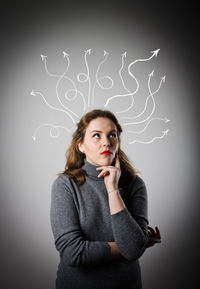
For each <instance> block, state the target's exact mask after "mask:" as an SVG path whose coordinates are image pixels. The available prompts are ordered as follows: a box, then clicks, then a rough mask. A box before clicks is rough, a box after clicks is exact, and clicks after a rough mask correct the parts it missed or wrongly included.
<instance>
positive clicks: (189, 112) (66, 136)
mask: <svg viewBox="0 0 200 289" xmlns="http://www.w3.org/2000/svg"><path fill="white" fill-rule="evenodd" d="M135 2H136V1H105V2H104V1H98V2H97V1H91V2H88V1H79V2H78V1H63V2H60V1H54V4H51V3H50V2H46V3H45V2H44V1H43V2H42V1H41V2H39V1H38V2H28V1H26V3H23V2H22V1H16V2H15V1H13V2H12V3H10V4H7V5H5V6H4V7H1V12H0V13H1V70H0V74H1V78H0V84H1V88H0V89H1V93H0V110H1V111H0V126H1V138H0V147H1V149H0V160H1V174H0V193H1V194H0V215H1V218H0V221H1V227H0V229H1V231H0V232H1V238H0V240H1V246H0V249H1V261H0V264H1V288H6V289H16V288H20V289H36V288H37V289H53V288H54V281H55V276H56V270H57V265H58V261H59V258H58V254H57V252H56V250H55V247H54V240H53V236H52V232H51V227H50V219H49V210H50V191H51V184H52V182H53V180H54V179H55V178H56V174H57V173H58V172H60V171H62V170H63V168H64V165H65V151H66V148H67V147H68V145H69V143H70V139H71V134H70V133H68V132H66V131H65V130H61V131H60V136H59V137H58V138H51V137H50V134H49V128H48V127H43V128H42V129H40V130H39V131H38V134H37V137H36V140H35V141H33V139H32V135H33V133H34V131H35V129H36V128H37V127H38V126H39V125H41V124H42V123H52V124H54V125H60V126H66V127H68V128H71V129H72V131H73V129H74V128H75V126H74V125H73V124H72V121H71V120H70V118H69V117H68V116H67V115H65V114H64V113H62V112H58V111H54V110H51V109H49V108H48V107H47V106H46V105H45V102H44V101H43V100H42V98H41V97H40V96H39V95H36V96H33V95H30V92H31V91H32V89H34V90H35V91H40V92H42V93H43V94H44V95H45V97H46V100H48V102H49V103H51V104H52V105H54V106H58V102H57V101H56V97H55V87H56V78H54V77H50V76H48V75H47V74H46V72H45V69H44V63H43V62H42V60H41V57H40V55H41V54H44V55H48V58H47V59H48V67H49V70H50V71H51V72H52V73H56V74H60V73H62V72H63V71H64V69H65V68H66V62H65V61H64V59H63V55H62V51H65V52H67V53H69V54H70V61H71V62H70V65H71V66H70V69H71V70H70V71H69V73H70V77H71V78H74V79H75V77H76V75H77V73H80V72H84V73H85V72H86V67H85V63H84V51H86V50H87V49H90V48H91V49H92V53H91V55H90V56H88V62H89V65H90V69H91V75H92V77H93V80H94V78H95V71H96V69H97V66H98V64H99V63H100V62H101V61H102V60H103V51H104V50H106V51H108V52H109V53H110V54H109V58H108V60H107V62H105V63H104V65H103V66H102V70H101V71H100V74H101V76H105V75H109V76H112V77H113V79H115V84H116V87H115V88H113V91H112V93H113V94H116V93H118V92H122V91H123V90H122V88H121V86H120V85H119V83H120V81H119V76H118V72H119V69H120V66H121V54H122V53H124V52H125V51H127V57H126V59H125V67H126V69H127V65H128V64H129V63H130V62H131V61H134V60H135V59H138V58H141V57H145V58H147V57H149V56H150V55H151V51H153V50H155V49H158V48H160V52H159V54H158V57H157V58H154V59H153V60H152V61H150V62H148V63H142V64H141V65H140V64H138V65H137V66H135V67H134V69H133V70H134V72H135V73H136V74H137V77H138V79H139V80H140V88H141V90H140V93H139V94H138V95H137V96H136V104H137V110H136V111H131V112H129V114H127V116H130V115H135V114H136V112H139V111H141V109H142V107H144V102H145V99H146V97H147V80H148V74H149V73H150V72H151V71H152V69H154V71H155V72H154V73H155V74H154V78H153V80H152V86H153V89H156V88H157V87H158V84H159V81H160V77H162V76H164V75H166V81H165V83H164V84H163V85H162V87H161V89H160V91H159V92H158V94H157V95H156V96H155V101H156V109H155V113H154V116H157V117H167V118H168V119H170V120H171V121H170V122H168V123H167V124H165V123H163V122H155V123H154V124H153V123H152V126H150V127H149V130H147V131H146V132H145V134H144V135H143V136H140V139H141V140H149V139H151V138H153V137H155V136H156V135H157V136H160V135H161V133H162V131H163V130H166V129H169V134H168V135H167V136H166V137H165V138H163V139H160V140H159V139H158V140H155V142H153V143H151V144H148V145H143V144H138V143H136V144H132V145H129V144H128V141H131V140H134V135H133V134H132V135H131V134H130V133H129V134H128V133H127V132H126V131H125V130H126V128H127V127H126V128H125V127H123V128H124V134H123V136H122V147H123V149H124V150H125V151H126V153H127V155H128V156H129V157H130V159H131V161H132V162H133V164H134V165H135V167H136V168H137V169H138V170H139V171H140V173H141V177H142V178H143V179H144V181H145V183H146V185H147V188H148V195H149V221H150V225H151V226H156V225H157V226H158V227H159V228H160V230H161V234H162V243H161V244H159V245H156V246H154V247H152V248H149V249H148V250H147V251H146V252H145V253H144V255H143V256H142V257H141V259H140V260H141V261H140V263H141V268H142V278H143V288H144V289H157V288H159V289H168V288H176V289H178V288H191V289H193V288H197V284H196V281H197V277H198V276H197V270H198V268H197V266H198V263H199V259H198V258H197V255H198V247H199V219H198V211H199V179H198V175H199V171H198V156H199V152H198V149H199V143H198V133H199V126H198V121H199V118H198V116H199V95H197V91H198V90H197V83H198V80H197V76H198V66H197V64H198V63H197V61H198V55H197V51H198V49H197V48H198V47H197V45H198V39H197V38H198V33H199V32H198V30H197V18H196V17H197V15H196V12H195V11H196V10H197V7H195V6H184V4H183V3H181V4H180V5H179V3H177V2H176V4H175V1H173V2H172V3H170V2H169V1H166V3H164V2H163V3H159V4H158V3H156V2H155V1H146V3H145V1H143V2H142V1H140V4H138V3H135ZM160 2H162V1H160ZM126 73H127V71H125V70H124V74H123V75H124V79H125V81H126V84H127V85H128V87H129V89H130V90H131V89H132V90H134V88H135V83H134V82H133V81H132V79H131V78H130V77H128V75H126ZM104 81H105V83H104V84H105V85H109V80H108V79H104ZM106 81H108V82H107V83H106ZM68 85H69V83H67V81H66V82H65V83H64V82H63V84H62V86H60V87H59V89H60V91H59V93H60V94H61V95H62V99H63V93H64V91H66V90H67V89H69V88H70V87H69V86H68ZM67 87H68V88H67ZM79 88H80V89H81V90H82V91H83V93H85V94H86V93H87V84H80V83H79ZM107 93H110V92H109V91H108V90H107V91H106V90H103V91H102V90H100V89H99V88H98V87H97V88H96V90H95V95H96V98H95V101H96V106H97V107H100V106H102V105H103V103H105V99H106V97H107V95H108V94H107ZM129 104H130V98H123V101H122V100H120V99H116V100H115V101H113V103H112V104H111V105H110V106H108V108H109V109H111V110H112V111H114V112H115V111H117V110H120V109H125V108H126V107H127V106H128V105H129ZM70 105H71V109H73V110H74V111H75V112H76V113H77V114H78V115H81V114H82V113H83V105H82V102H81V98H79V99H77V100H76V102H75V103H74V104H73V103H71V104H70ZM148 109H151V106H150V105H149V106H148ZM117 116H119V115H117ZM119 120H120V122H122V123H123V121H124V120H123V121H122V120H121V119H120V118H119ZM128 128H129V130H130V129H135V127H133V126H129V127H128ZM54 133H56V131H54Z"/></svg>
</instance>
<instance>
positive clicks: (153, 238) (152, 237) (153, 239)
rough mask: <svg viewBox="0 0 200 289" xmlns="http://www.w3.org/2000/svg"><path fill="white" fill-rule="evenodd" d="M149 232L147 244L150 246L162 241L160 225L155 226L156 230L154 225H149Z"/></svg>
mask: <svg viewBox="0 0 200 289" xmlns="http://www.w3.org/2000/svg"><path fill="white" fill-rule="evenodd" d="M148 233H149V242H148V244H147V248H148V247H152V246H154V245H155V244H156V243H161V235H160V231H159V229H158V227H155V231H154V229H153V228H152V227H150V226H148Z"/></svg>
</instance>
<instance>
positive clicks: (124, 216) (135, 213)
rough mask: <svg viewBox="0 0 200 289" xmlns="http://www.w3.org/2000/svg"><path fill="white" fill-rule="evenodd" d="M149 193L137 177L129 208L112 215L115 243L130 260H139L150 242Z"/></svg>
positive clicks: (129, 200)
mask: <svg viewBox="0 0 200 289" xmlns="http://www.w3.org/2000/svg"><path fill="white" fill-rule="evenodd" d="M147 214H148V211H147V191H146V186H145V183H144V181H143V180H142V179H141V178H140V177H139V176H137V177H136V180H135V183H134V185H132V188H131V194H130V197H129V199H128V201H127V207H126V208H125V209H123V210H122V211H120V212H118V213H116V214H113V215H111V221H112V229H113V235H114V239H115V242H116V244H117V247H118V249H119V251H120V253H121V254H122V255H123V256H124V257H125V258H126V259H128V260H132V259H138V258H140V257H141V255H142V254H143V253H144V251H145V249H146V245H147V242H148V223H149V222H148V219H147Z"/></svg>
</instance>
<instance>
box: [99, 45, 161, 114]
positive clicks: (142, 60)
mask: <svg viewBox="0 0 200 289" xmlns="http://www.w3.org/2000/svg"><path fill="white" fill-rule="evenodd" d="M159 51H160V48H159V49H157V50H155V51H151V53H152V55H151V56H150V57H149V58H139V59H136V60H134V61H133V62H131V63H130V64H129V66H128V73H129V75H130V76H131V77H132V78H134V80H135V82H136V89H135V91H134V92H133V93H129V94H123V95H121V94H117V95H113V96H111V97H109V98H108V99H107V101H106V104H105V105H104V106H105V107H107V106H108V104H109V102H110V101H111V100H112V99H114V98H117V97H126V96H130V95H131V96H132V97H133V95H134V94H136V93H137V92H138V89H139V82H138V80H137V79H136V77H135V76H134V75H133V73H132V72H131V67H132V66H133V65H134V64H135V63H137V62H144V61H149V60H151V59H152V58H153V57H154V56H155V57H157V55H158V52H159ZM132 105H133V101H132V103H131V105H130V106H129V107H128V108H127V110H126V111H128V110H130V108H131V107H132ZM118 113H120V112H118Z"/></svg>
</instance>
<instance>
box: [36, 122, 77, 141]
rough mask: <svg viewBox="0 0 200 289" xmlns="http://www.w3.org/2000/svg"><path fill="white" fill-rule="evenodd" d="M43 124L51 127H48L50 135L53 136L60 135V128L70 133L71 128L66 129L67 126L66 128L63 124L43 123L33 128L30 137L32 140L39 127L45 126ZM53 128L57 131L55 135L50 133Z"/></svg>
mask: <svg viewBox="0 0 200 289" xmlns="http://www.w3.org/2000/svg"><path fill="white" fill-rule="evenodd" d="M45 126H50V127H51V129H50V136H51V137H53V138H56V137H59V135H60V131H59V129H60V128H62V129H65V130H66V131H67V132H69V133H71V130H70V129H68V128H66V127H64V126H59V125H53V124H51V123H43V124H41V125H39V126H38V127H37V128H36V129H35V132H34V134H33V135H32V139H33V140H34V141H35V140H36V135H37V133H38V131H39V129H41V128H42V127H45ZM53 129H55V130H56V132H57V134H56V135H53V133H52V131H53Z"/></svg>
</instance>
